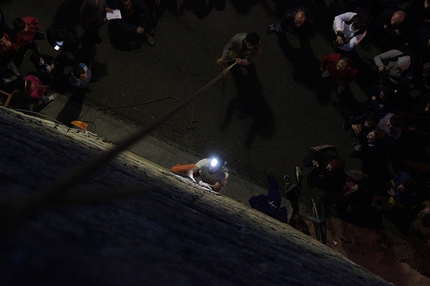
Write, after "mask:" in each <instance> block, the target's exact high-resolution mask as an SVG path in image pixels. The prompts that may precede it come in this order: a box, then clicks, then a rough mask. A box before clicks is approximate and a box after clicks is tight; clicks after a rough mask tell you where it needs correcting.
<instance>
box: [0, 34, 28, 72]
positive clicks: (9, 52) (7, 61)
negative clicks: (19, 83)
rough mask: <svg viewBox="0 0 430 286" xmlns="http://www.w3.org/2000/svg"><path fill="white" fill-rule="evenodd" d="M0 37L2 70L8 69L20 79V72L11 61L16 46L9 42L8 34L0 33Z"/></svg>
mask: <svg viewBox="0 0 430 286" xmlns="http://www.w3.org/2000/svg"><path fill="white" fill-rule="evenodd" d="M0 36H1V38H0V65H1V66H2V67H3V68H4V69H10V70H11V71H12V73H13V74H14V75H15V76H16V77H17V78H19V79H21V78H22V76H23V75H22V72H21V71H20V70H19V69H18V67H17V66H16V64H15V62H14V61H13V56H14V55H15V52H16V50H17V48H18V45H17V44H15V43H12V42H11V41H10V38H9V35H8V34H6V33H1V34H0Z"/></svg>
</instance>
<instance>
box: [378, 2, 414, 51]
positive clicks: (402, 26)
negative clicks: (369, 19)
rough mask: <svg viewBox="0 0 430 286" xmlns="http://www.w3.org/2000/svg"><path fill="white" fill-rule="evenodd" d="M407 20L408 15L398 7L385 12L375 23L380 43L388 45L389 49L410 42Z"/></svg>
mask: <svg viewBox="0 0 430 286" xmlns="http://www.w3.org/2000/svg"><path fill="white" fill-rule="evenodd" d="M405 19H406V13H405V12H404V11H403V10H400V9H398V8H397V6H396V7H390V8H388V9H386V10H384V11H383V12H382V13H381V15H380V16H379V17H378V19H377V20H376V23H375V30H376V35H375V37H377V39H378V42H379V43H380V44H382V45H387V46H385V48H388V49H393V48H398V47H400V46H402V45H404V44H405V43H406V42H407V41H408V40H409V38H407V34H408V33H410V31H408V29H407V27H408V26H407V23H406V21H405Z"/></svg>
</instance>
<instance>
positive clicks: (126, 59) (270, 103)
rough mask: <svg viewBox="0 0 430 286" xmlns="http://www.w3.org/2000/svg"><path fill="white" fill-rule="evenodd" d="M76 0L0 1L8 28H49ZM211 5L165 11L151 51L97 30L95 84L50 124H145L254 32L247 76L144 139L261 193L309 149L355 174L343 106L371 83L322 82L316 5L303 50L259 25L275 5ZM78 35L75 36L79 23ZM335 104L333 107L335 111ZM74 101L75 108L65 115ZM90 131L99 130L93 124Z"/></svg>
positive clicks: (323, 32)
mask: <svg viewBox="0 0 430 286" xmlns="http://www.w3.org/2000/svg"><path fill="white" fill-rule="evenodd" d="M78 2H79V1H72V0H66V1H62V2H60V1H54V0H48V1H42V0H37V1H24V0H17V1H13V2H12V1H2V3H1V7H2V9H3V10H4V11H5V13H6V15H7V17H8V21H9V23H11V21H12V20H13V18H14V17H16V16H24V15H33V16H36V17H37V18H39V19H40V21H41V26H42V30H46V29H47V28H48V27H50V26H51V25H53V23H56V24H61V25H67V26H76V24H77V23H76V19H77V18H76V17H77V16H76V15H77V11H78V9H79V5H78ZM211 3H216V4H221V5H220V7H218V9H216V7H212V9H209V8H208V9H207V10H206V12H207V11H209V13H203V14H204V15H203V14H202V13H199V12H197V13H196V12H195V11H192V10H187V9H185V10H184V11H183V14H180V15H172V14H171V13H169V12H166V13H164V15H163V18H161V19H160V21H159V23H158V25H157V27H156V36H155V38H156V40H157V44H156V46H155V47H150V46H148V45H144V46H143V47H142V48H141V49H139V50H136V51H131V52H122V51H117V50H115V49H113V48H112V46H111V44H110V42H109V39H108V36H107V30H106V27H102V29H101V37H102V38H103V42H102V44H100V45H97V46H91V47H88V49H87V51H90V52H88V53H87V54H86V55H85V56H86V58H88V64H90V65H91V68H92V70H93V72H94V73H95V74H97V76H98V78H99V81H98V82H97V83H95V84H92V88H93V92H92V93H91V94H86V95H85V96H84V97H82V96H77V95H72V94H66V95H67V96H68V97H69V101H68V102H66V104H65V105H64V108H63V109H62V110H61V111H60V113H59V115H58V116H57V120H59V121H61V122H63V123H65V124H68V123H69V122H71V121H72V120H76V119H81V120H86V118H85V112H84V115H83V116H82V111H85V109H84V106H83V105H80V104H82V103H85V105H86V106H93V107H99V108H101V107H106V109H104V110H105V112H106V113H107V114H108V115H110V116H112V117H114V118H117V119H120V120H122V121H123V122H126V123H129V124H133V125H137V126H150V125H151V124H152V123H153V122H154V121H155V120H156V119H157V118H158V117H159V116H160V115H161V114H164V113H165V112H166V110H169V109H171V108H174V107H175V106H176V105H177V104H178V102H180V101H181V100H184V99H185V98H187V97H188V96H190V95H191V94H193V93H194V92H195V91H197V90H199V89H200V88H201V87H202V86H204V85H205V84H207V83H208V82H209V81H210V80H212V79H213V77H214V74H216V73H217V72H218V71H217V70H216V65H215V59H216V58H217V57H218V56H219V55H220V53H221V51H222V48H223V47H224V45H225V44H226V43H227V41H228V40H229V39H230V38H231V36H233V35H234V34H235V33H238V32H247V31H255V32H257V33H259V34H260V35H261V36H262V41H261V42H262V46H263V53H262V55H261V56H260V58H259V59H258V60H257V61H256V63H255V73H247V72H246V70H244V69H239V73H238V74H239V75H238V76H237V77H236V81H235V80H234V79H235V78H233V76H232V74H231V73H230V74H228V75H227V76H226V77H225V79H224V80H221V81H219V82H218V83H216V84H215V85H213V86H212V87H211V88H209V89H208V90H207V91H205V92H204V93H202V94H201V95H200V96H199V97H198V98H197V99H196V100H194V101H193V102H192V104H190V105H189V106H188V108H186V109H183V110H182V111H180V112H179V113H178V114H176V115H175V116H174V117H173V118H172V119H170V120H168V121H167V122H165V123H163V124H162V126H160V127H159V128H157V129H156V130H155V131H154V132H153V133H152V134H151V135H153V136H154V137H156V138H158V139H160V140H162V141H166V142H171V143H174V144H177V145H179V146H181V147H182V148H184V149H186V150H189V151H190V153H194V154H195V153H197V154H203V155H205V154H208V153H210V152H213V151H216V150H222V151H223V152H225V153H226V155H227V161H228V163H229V167H230V168H231V170H232V172H234V173H236V174H238V175H239V176H241V177H244V178H247V179H248V180H250V181H252V182H254V183H255V184H257V185H259V186H261V187H266V184H265V177H266V174H268V173H272V174H274V175H275V176H276V178H278V180H281V179H282V176H283V175H284V174H285V173H289V174H291V175H292V174H293V170H294V166H295V165H298V164H300V163H301V162H302V159H303V157H304V156H306V154H307V150H308V148H309V146H311V145H317V144H323V143H330V144H334V145H335V146H337V149H338V151H339V154H340V156H341V157H342V158H344V159H345V161H346V163H347V166H346V167H347V169H357V168H360V162H359V161H358V160H357V159H354V158H351V157H349V156H348V155H347V152H348V151H349V149H350V146H351V143H352V142H353V139H352V138H351V137H349V136H348V135H347V132H345V131H343V130H342V123H343V116H344V115H345V114H347V113H348V111H349V110H350V107H351V104H353V103H354V102H362V101H364V99H365V92H366V91H367V90H368V88H369V87H370V85H371V79H372V77H371V76H370V73H369V72H368V70H367V69H365V70H364V72H361V73H360V75H359V76H358V78H357V80H356V81H354V82H353V84H352V85H351V91H352V93H351V94H350V95H351V96H350V97H347V98H345V97H343V98H338V97H337V96H336V94H335V92H334V88H335V86H334V82H333V81H331V80H330V79H326V80H323V79H321V78H320V76H319V66H318V62H319V60H320V59H321V58H322V57H323V56H325V55H327V54H329V53H331V52H333V49H332V47H331V44H330V43H331V40H332V39H331V38H330V35H331V34H330V22H331V20H330V19H329V18H328V13H327V11H326V10H325V8H324V5H322V7H318V9H319V10H318V11H319V13H316V14H315V27H316V32H315V34H314V35H313V37H312V38H311V39H310V41H309V44H308V45H306V44H304V45H302V43H300V42H299V41H298V39H297V38H295V37H293V36H291V35H287V39H285V38H282V37H277V36H276V35H270V36H268V35H266V33H265V30H266V28H267V26H268V25H269V24H270V23H272V22H273V21H274V20H275V19H276V15H277V9H276V6H275V1H274V2H270V1H269V2H266V1H239V0H236V1H227V2H224V1H220V0H218V1H212V2H211ZM223 3H224V4H225V5H222V4H223ZM180 4H181V3H180V2H178V5H179V6H180ZM208 7H210V6H208ZM77 30H78V31H79V33H80V32H81V30H80V27H78V26H77ZM286 40H287V41H286ZM39 46H40V48H41V52H43V53H47V54H52V55H55V52H54V51H53V50H52V48H51V47H49V46H48V45H47V43H45V42H42V43H40V44H39ZM357 50H358V54H359V55H360V58H361V61H360V66H363V67H367V68H368V64H370V63H371V60H372V58H373V56H374V55H375V54H377V53H378V49H376V48H374V47H373V46H372V45H370V44H369V43H368V42H366V41H364V42H363V43H361V44H360V45H359V47H358V48H357ZM93 55H94V56H93ZM27 56H28V55H27ZM24 68H25V63H24ZM334 102H335V103H339V102H340V107H339V104H333V103H334ZM345 102H348V104H345ZM72 103H74V108H69V107H68V106H70V105H71V104H72ZM76 104H77V105H76ZM17 105H19V103H17ZM334 106H336V107H337V108H335V107H334ZM76 107H77V108H76ZM90 128H94V129H95V130H96V133H97V124H95V125H91V124H90ZM112 132H115V131H112ZM114 135H115V134H112V136H114ZM421 147H422V146H416V150H420V152H419V154H417V155H416V157H419V158H422V161H423V162H428V158H429V155H428V154H429V151H428V149H426V148H425V146H423V147H424V148H421ZM181 163H182V162H181ZM183 163H189V162H183ZM313 195H319V194H313Z"/></svg>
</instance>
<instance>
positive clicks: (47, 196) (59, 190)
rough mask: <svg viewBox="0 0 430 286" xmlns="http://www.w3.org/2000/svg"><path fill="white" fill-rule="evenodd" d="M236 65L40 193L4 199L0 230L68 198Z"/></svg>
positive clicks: (0, 210)
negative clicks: (92, 175) (110, 162)
mask: <svg viewBox="0 0 430 286" xmlns="http://www.w3.org/2000/svg"><path fill="white" fill-rule="evenodd" d="M235 65H236V63H234V64H232V65H230V66H229V67H227V68H226V69H224V70H223V71H222V72H221V73H220V74H219V75H218V76H217V77H215V78H214V79H212V80H211V81H210V82H209V83H207V84H206V85H205V86H203V87H202V88H200V89H199V90H197V91H196V92H195V93H194V94H192V95H191V96H189V97H188V98H186V99H185V100H184V101H183V102H182V103H181V104H179V105H178V106H177V107H175V108H172V109H171V110H169V111H167V112H166V113H164V114H163V115H162V116H160V118H158V120H156V121H155V122H154V123H153V124H152V125H151V126H148V127H145V128H142V129H141V130H138V131H136V132H135V133H134V134H131V135H130V136H128V137H126V138H124V139H122V140H121V141H119V142H118V144H117V145H115V146H114V147H113V148H111V149H110V150H108V151H106V152H103V153H102V154H100V155H98V156H96V157H95V158H93V159H92V160H90V161H89V162H87V163H86V164H83V165H80V166H77V167H75V168H73V169H72V170H70V172H68V173H67V174H66V175H65V176H63V177H62V178H60V179H59V180H57V181H56V182H55V183H54V184H53V185H52V186H51V187H48V188H47V189H45V190H42V191H40V192H39V193H38V194H36V195H35V196H33V197H30V198H19V199H15V200H13V199H12V201H7V202H3V203H2V204H1V205H0V217H2V218H3V219H2V220H1V221H0V229H9V228H12V227H14V226H16V225H18V223H19V222H20V221H21V220H22V219H24V218H26V217H28V216H29V215H31V214H33V213H35V212H36V211H37V210H39V209H40V208H42V207H45V206H48V205H50V204H55V203H58V202H61V201H62V199H63V198H64V197H67V195H68V194H69V192H70V189H71V188H72V187H73V186H75V185H76V184H77V183H78V182H79V181H80V180H82V179H84V178H86V177H89V176H90V175H91V174H92V173H94V172H95V171H96V170H97V169H98V168H99V167H101V166H103V165H104V164H106V163H108V162H109V161H110V160H112V159H113V158H114V157H115V156H117V155H118V154H120V153H121V152H123V151H125V150H127V149H128V148H130V147H131V146H132V145H133V144H135V143H136V142H137V141H139V140H140V139H142V138H144V137H145V136H146V135H148V134H149V133H151V132H152V131H153V130H155V129H156V128H157V127H158V126H160V125H161V124H162V123H163V122H164V121H166V120H167V119H169V118H171V117H172V116H173V115H175V114H176V113H177V112H178V111H180V110H181V109H182V108H184V107H185V106H186V105H187V104H188V103H190V102H191V101H192V100H194V99H195V98H196V97H197V96H198V95H199V94H201V93H202V92H203V91H205V90H206V89H208V88H209V87H211V86H212V85H213V84H215V83H216V82H217V81H218V80H219V79H220V78H222V77H223V76H225V75H226V74H227V73H228V72H229V71H230V69H231V68H232V67H233V66H235Z"/></svg>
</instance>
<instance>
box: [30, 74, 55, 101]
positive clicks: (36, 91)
mask: <svg viewBox="0 0 430 286" xmlns="http://www.w3.org/2000/svg"><path fill="white" fill-rule="evenodd" d="M48 87H49V86H47V85H44V84H42V81H41V80H40V79H39V78H38V77H37V76H34V75H26V76H25V77H24V79H23V82H22V88H23V90H24V93H25V95H26V96H27V97H29V98H32V99H38V100H39V101H42V102H44V103H49V102H51V101H53V100H54V99H56V98H57V94H55V93H54V94H51V95H49V96H47V90H48Z"/></svg>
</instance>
